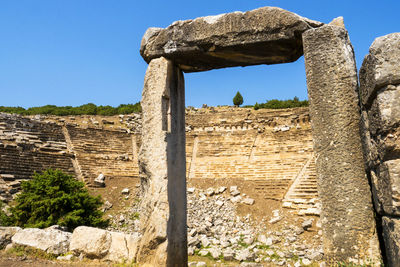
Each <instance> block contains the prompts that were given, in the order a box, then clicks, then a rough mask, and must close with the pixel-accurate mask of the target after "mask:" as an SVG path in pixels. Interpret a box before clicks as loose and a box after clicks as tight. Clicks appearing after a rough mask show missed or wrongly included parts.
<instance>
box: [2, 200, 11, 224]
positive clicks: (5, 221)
mask: <svg viewBox="0 0 400 267" xmlns="http://www.w3.org/2000/svg"><path fill="white" fill-rule="evenodd" d="M3 208H4V203H3V202H2V201H0V226H11V225H13V223H14V221H13V219H12V217H10V216H8V215H7V213H6V212H5V211H4V210H3Z"/></svg>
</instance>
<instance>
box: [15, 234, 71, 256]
mask: <svg viewBox="0 0 400 267" xmlns="http://www.w3.org/2000/svg"><path fill="white" fill-rule="evenodd" d="M70 238H71V233H68V232H63V231H60V230H56V229H52V228H47V229H37V228H25V229H22V230H19V231H17V232H16V233H15V235H14V236H13V237H12V238H11V240H12V243H13V244H16V245H21V246H28V247H33V248H36V249H40V250H43V251H45V252H47V253H51V254H55V255H60V254H63V253H66V252H67V251H68V249H69V245H70Z"/></svg>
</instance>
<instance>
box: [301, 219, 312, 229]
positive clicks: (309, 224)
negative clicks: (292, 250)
mask: <svg viewBox="0 0 400 267" xmlns="http://www.w3.org/2000/svg"><path fill="white" fill-rule="evenodd" d="M312 224H313V221H312V220H305V221H304V222H303V223H302V224H301V226H302V227H303V229H304V230H306V231H307V230H308V229H309V228H311V227H312Z"/></svg>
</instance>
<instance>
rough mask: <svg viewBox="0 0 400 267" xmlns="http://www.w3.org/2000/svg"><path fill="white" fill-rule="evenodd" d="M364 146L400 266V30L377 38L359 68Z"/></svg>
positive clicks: (387, 241)
mask: <svg viewBox="0 0 400 267" xmlns="http://www.w3.org/2000/svg"><path fill="white" fill-rule="evenodd" d="M360 89H361V91H360V96H361V102H362V118H363V123H364V146H365V158H366V160H367V169H368V174H369V176H370V179H371V185H372V191H373V200H374V205H375V210H376V212H377V213H378V223H379V224H380V226H381V228H382V231H383V241H384V247H385V250H386V257H387V261H388V264H389V266H400V243H399V236H400V219H399V216H400V33H393V34H389V35H386V36H382V37H379V38H377V39H375V41H374V42H373V44H372V45H371V47H370V50H369V54H368V55H367V56H366V57H365V59H364V62H363V64H362V67H361V69H360Z"/></svg>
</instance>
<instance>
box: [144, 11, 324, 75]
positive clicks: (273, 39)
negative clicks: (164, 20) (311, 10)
mask: <svg viewBox="0 0 400 267" xmlns="http://www.w3.org/2000/svg"><path fill="white" fill-rule="evenodd" d="M321 25H323V23H321V22H317V21H312V20H309V19H306V18H303V17H301V16H299V15H297V14H294V13H292V12H289V11H286V10H283V9H280V8H277V7H262V8H259V9H255V10H252V11H248V12H233V13H228V14H221V15H217V16H208V17H201V18H196V19H194V20H186V21H177V22H174V23H173V24H171V25H170V26H169V27H167V28H165V29H160V28H150V29H148V30H147V32H146V33H145V34H144V36H143V39H142V43H141V48H140V53H141V55H142V57H143V58H144V59H145V60H146V62H148V63H149V62H150V61H151V60H152V59H154V58H159V57H166V58H168V59H170V60H173V61H174V62H175V63H176V64H178V66H179V67H180V68H181V69H182V70H183V71H185V72H194V71H205V70H210V69H216V68H225V67H233V66H248V65H256V64H276V63H285V62H292V61H295V60H297V59H298V58H299V57H300V56H301V55H302V54H303V47H302V39H301V34H302V33H303V32H304V31H306V30H308V29H311V28H314V27H319V26H321Z"/></svg>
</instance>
